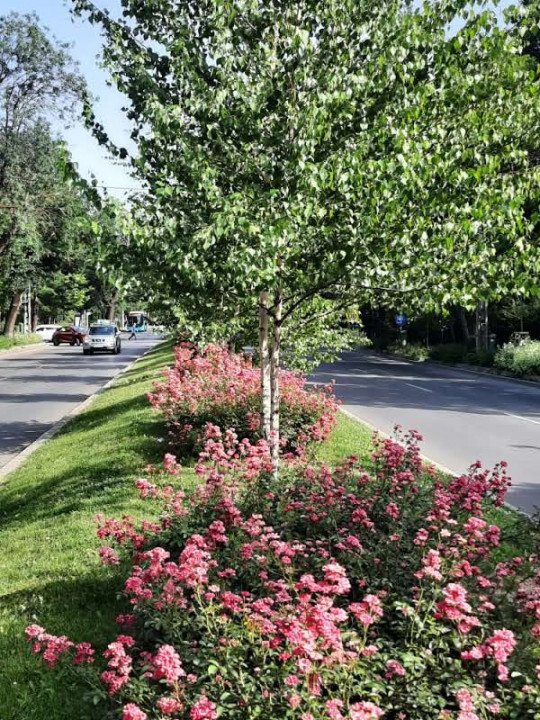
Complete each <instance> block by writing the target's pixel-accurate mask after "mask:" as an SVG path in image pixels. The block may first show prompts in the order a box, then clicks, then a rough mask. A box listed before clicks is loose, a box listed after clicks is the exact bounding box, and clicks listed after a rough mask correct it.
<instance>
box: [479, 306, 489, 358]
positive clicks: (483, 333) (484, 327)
mask: <svg viewBox="0 0 540 720" xmlns="http://www.w3.org/2000/svg"><path fill="white" fill-rule="evenodd" d="M488 347H489V340H488V304H487V302H483V301H480V302H479V303H478V304H477V306H476V350H477V351H480V350H487V349H488Z"/></svg>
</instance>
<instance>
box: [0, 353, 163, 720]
mask: <svg viewBox="0 0 540 720" xmlns="http://www.w3.org/2000/svg"><path fill="white" fill-rule="evenodd" d="M171 360H172V345H171V344H168V343H165V344H163V345H160V346H159V347H157V348H156V349H154V350H153V351H152V352H150V353H148V354H147V355H146V356H145V357H143V358H141V359H140V360H139V361H138V362H137V363H136V364H135V365H134V366H133V367H132V368H131V369H130V370H129V371H128V372H127V373H125V374H124V375H122V376H121V378H119V379H118V381H117V382H116V383H115V384H114V385H113V386H111V388H109V389H108V390H107V391H106V392H105V393H103V394H102V395H100V396H99V397H97V398H96V400H95V402H94V403H93V404H92V405H91V406H90V407H89V408H88V409H87V410H86V411H85V412H84V413H82V414H81V415H79V416H78V417H76V418H75V419H74V420H73V421H71V422H70V423H69V424H68V425H67V426H66V427H65V428H64V429H63V430H62V431H61V433H60V434H59V435H57V436H56V437H55V438H54V439H53V440H51V441H50V442H49V443H47V444H46V445H45V446H44V447H42V448H40V449H39V450H38V451H37V452H36V453H35V454H34V455H33V456H32V457H31V458H29V460H28V461H27V462H26V463H25V464H24V465H23V466H22V467H21V468H20V469H19V470H17V471H16V472H14V473H13V474H11V475H9V476H8V477H7V478H6V480H5V483H4V485H2V486H0V543H1V547H2V552H1V554H0V658H1V661H0V662H1V666H0V719H1V720H45V718H47V720H57V719H58V720H64V719H66V720H67V718H71V719H73V718H89V717H91V716H90V714H89V711H88V706H86V705H83V704H82V702H81V700H80V699H79V698H80V693H72V692H70V690H69V689H68V687H67V685H66V683H65V682H62V680H61V678H60V677H59V676H58V675H55V674H53V673H50V674H49V673H44V672H43V668H42V667H39V665H38V664H37V663H36V662H35V660H34V658H33V657H32V656H31V654H30V652H29V648H28V645H27V643H26V642H25V641H24V638H23V631H24V627H25V625H26V624H27V623H28V622H35V621H36V620H39V622H41V623H43V624H44V625H46V626H47V627H49V628H50V629H51V631H58V632H67V633H71V634H73V636H74V637H75V638H77V639H80V640H83V639H84V634H85V632H88V630H89V629H92V632H93V633H94V632H97V634H98V635H101V636H102V637H103V639H104V640H105V639H106V638H108V637H110V634H111V633H112V632H113V624H114V617H115V611H116V610H117V607H115V605H116V604H115V603H114V601H113V602H111V601H110V600H109V598H113V599H114V596H115V585H116V583H117V580H115V579H114V577H113V576H112V574H108V573H107V572H106V571H105V570H104V568H103V567H102V566H101V564H100V563H99V560H98V558H97V555H96V547H97V541H96V538H95V526H94V523H93V520H92V518H93V516H94V515H95V513H97V512H103V513H105V514H107V515H122V514H123V513H128V514H133V515H136V516H140V515H142V513H143V508H144V511H146V513H147V512H148V507H147V506H144V504H143V501H141V500H140V499H139V498H138V495H137V494H136V493H135V492H134V489H133V479H134V477H136V476H137V474H139V473H140V472H141V470H142V469H143V467H144V466H145V465H146V464H148V463H150V462H155V461H158V460H160V459H161V456H162V455H163V452H164V447H163V445H160V444H159V443H158V442H156V438H158V437H160V436H163V435H164V425H163V422H162V420H161V419H160V417H159V416H158V415H157V414H156V413H155V412H154V411H153V410H152V408H151V407H150V405H149V403H148V401H147V399H146V397H145V393H146V392H147V391H148V390H149V389H150V387H151V385H152V382H153V381H154V380H155V379H156V378H157V377H158V376H159V375H160V372H161V368H162V367H163V366H164V365H167V364H170V362H171Z"/></svg>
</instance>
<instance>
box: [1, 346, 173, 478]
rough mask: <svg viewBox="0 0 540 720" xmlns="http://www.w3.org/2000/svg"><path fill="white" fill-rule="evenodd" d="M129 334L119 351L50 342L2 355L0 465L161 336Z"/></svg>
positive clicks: (4, 463)
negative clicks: (88, 352) (86, 350)
mask: <svg viewBox="0 0 540 720" xmlns="http://www.w3.org/2000/svg"><path fill="white" fill-rule="evenodd" d="M124 337H125V339H124ZM127 337H128V336H127V335H125V336H124V335H122V352H121V354H120V355H111V354H105V353H96V354H94V355H89V356H87V355H83V352H82V347H71V346H69V345H60V346H59V347H54V346H53V345H52V344H49V343H44V344H43V347H40V349H39V350H35V349H34V348H31V349H29V350H22V351H19V352H14V353H9V354H5V355H0V468H1V467H3V466H4V465H6V464H7V463H8V462H9V461H10V460H12V459H13V458H14V457H15V456H16V455H17V454H18V453H19V452H20V451H21V450H23V449H24V448H25V447H26V446H27V445H29V444H30V443H32V442H33V441H34V440H36V439H37V438H38V437H39V436H40V435H41V434H42V433H43V432H45V431H46V430H48V429H49V428H50V427H51V426H52V425H54V424H55V423H56V422H57V421H58V420H60V419H61V418H63V417H64V415H66V414H67V413H68V412H70V410H72V409H73V408H74V407H76V406H77V405H78V404H79V403H81V402H82V401H83V400H85V399H86V398H87V397H88V396H89V395H92V394H93V393H95V392H96V391H97V390H99V388H100V387H102V386H103V385H105V383H106V382H107V381H108V380H110V379H111V378H113V377H114V376H115V375H116V374H117V373H118V372H119V371H120V370H121V369H122V368H124V367H125V366H126V365H129V364H130V363H132V362H133V361H134V360H135V359H136V358H137V357H139V356H140V355H142V354H143V353H144V352H145V351H146V350H148V349H149V348H150V347H152V345H155V344H156V343H157V342H159V339H160V338H159V337H157V336H153V335H148V334H146V333H144V334H141V335H140V336H138V338H137V340H131V341H128V340H127Z"/></svg>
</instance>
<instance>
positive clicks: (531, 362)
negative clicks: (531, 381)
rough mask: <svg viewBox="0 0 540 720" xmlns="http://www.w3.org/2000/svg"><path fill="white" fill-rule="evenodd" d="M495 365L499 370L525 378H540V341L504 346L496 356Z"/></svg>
mask: <svg viewBox="0 0 540 720" xmlns="http://www.w3.org/2000/svg"><path fill="white" fill-rule="evenodd" d="M494 365H495V367H496V368H497V370H503V371H505V372H508V373H510V374H511V375H515V376H516V377H523V376H524V375H536V376H538V377H540V341H536V342H534V341H533V342H526V343H523V345H519V346H516V345H512V344H510V343H508V344H507V345H503V347H502V348H500V349H499V350H498V351H497V353H496V354H495V361H494Z"/></svg>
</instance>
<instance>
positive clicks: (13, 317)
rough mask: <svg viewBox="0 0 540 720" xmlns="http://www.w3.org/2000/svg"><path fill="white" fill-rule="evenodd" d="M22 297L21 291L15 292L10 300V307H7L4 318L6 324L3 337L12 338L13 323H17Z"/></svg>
mask: <svg viewBox="0 0 540 720" xmlns="http://www.w3.org/2000/svg"><path fill="white" fill-rule="evenodd" d="M22 295H23V294H22V291H17V292H16V293H15V294H14V295H13V297H12V298H11V305H10V306H9V310H8V314H7V316H6V322H5V323H4V335H7V337H13V333H14V331H15V323H16V322H17V317H18V315H19V310H20V309H21V303H22Z"/></svg>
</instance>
